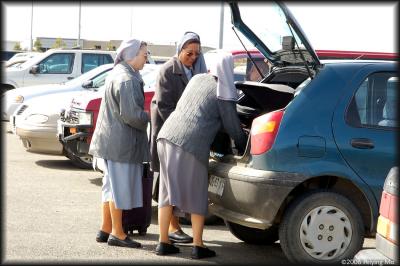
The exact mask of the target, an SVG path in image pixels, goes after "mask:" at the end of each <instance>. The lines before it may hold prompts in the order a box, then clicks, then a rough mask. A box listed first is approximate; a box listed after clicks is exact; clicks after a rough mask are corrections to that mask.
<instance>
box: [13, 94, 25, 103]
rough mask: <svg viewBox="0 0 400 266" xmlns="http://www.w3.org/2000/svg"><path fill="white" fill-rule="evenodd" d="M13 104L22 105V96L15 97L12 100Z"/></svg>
mask: <svg viewBox="0 0 400 266" xmlns="http://www.w3.org/2000/svg"><path fill="white" fill-rule="evenodd" d="M14 102H16V103H23V102H24V96H22V95H17V96H16V97H15V99H14Z"/></svg>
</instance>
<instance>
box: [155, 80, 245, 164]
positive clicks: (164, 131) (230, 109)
mask: <svg viewBox="0 0 400 266" xmlns="http://www.w3.org/2000/svg"><path fill="white" fill-rule="evenodd" d="M221 127H223V128H224V129H225V131H226V132H227V133H228V134H229V135H230V136H231V137H232V138H233V139H234V140H235V144H236V146H237V147H238V148H239V149H242V150H243V149H244V148H245V146H246V141H247V136H246V134H245V133H244V131H243V129H242V128H241V127H240V121H239V118H238V115H237V111H236V103H235V102H233V101H224V100H219V99H217V82H216V80H215V78H214V76H212V75H211V74H198V75H196V76H194V77H193V78H192V79H191V80H190V81H189V83H188V85H187V86H186V89H185V91H184V92H183V94H182V96H181V98H180V99H179V101H178V104H177V106H176V109H175V111H174V112H172V114H171V115H170V116H169V117H168V119H167V120H166V121H165V123H164V125H163V126H162V128H161V130H160V132H159V133H158V138H157V140H159V139H166V140H168V141H170V142H172V143H174V144H175V145H178V146H180V147H181V148H182V149H183V150H184V151H186V152H189V153H192V154H193V155H194V156H195V157H196V158H197V159H198V160H199V161H201V162H202V163H204V164H205V165H208V159H209V155H210V147H211V143H212V142H213V140H214V138H215V136H216V134H217V133H218V131H219V130H220V128H221Z"/></svg>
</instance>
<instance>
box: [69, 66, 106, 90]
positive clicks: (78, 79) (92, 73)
mask: <svg viewBox="0 0 400 266" xmlns="http://www.w3.org/2000/svg"><path fill="white" fill-rule="evenodd" d="M111 69H112V68H111V67H109V66H106V65H101V66H99V67H96V68H94V69H92V70H90V71H88V72H86V73H84V74H82V75H80V76H79V77H76V78H74V79H73V80H70V81H68V82H66V83H65V85H78V84H82V83H83V82H85V81H88V80H92V79H94V78H97V77H98V76H99V75H101V74H102V73H104V72H108V71H109V70H111ZM93 84H95V82H93ZM95 88H96V87H95Z"/></svg>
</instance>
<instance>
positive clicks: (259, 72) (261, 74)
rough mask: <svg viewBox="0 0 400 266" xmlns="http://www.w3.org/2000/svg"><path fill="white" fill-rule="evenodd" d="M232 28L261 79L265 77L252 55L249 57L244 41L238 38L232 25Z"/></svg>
mask: <svg viewBox="0 0 400 266" xmlns="http://www.w3.org/2000/svg"><path fill="white" fill-rule="evenodd" d="M232 30H233V32H234V33H235V34H236V36H237V37H238V39H239V41H240V43H241V44H242V46H243V48H244V50H245V51H246V53H247V55H248V57H249V58H250V60H251V62H252V63H253V65H254V66H255V67H256V69H257V71H258V74H260V76H261V77H262V79H264V78H265V77H264V75H263V73H262V72H261V70H260V69H259V68H258V66H257V64H256V63H255V62H254V59H253V57H251V55H250V53H249V51H248V50H247V49H246V46H245V45H244V43H243V42H242V40H241V39H240V37H239V35H238V34H237V32H236V30H235V27H234V26H232Z"/></svg>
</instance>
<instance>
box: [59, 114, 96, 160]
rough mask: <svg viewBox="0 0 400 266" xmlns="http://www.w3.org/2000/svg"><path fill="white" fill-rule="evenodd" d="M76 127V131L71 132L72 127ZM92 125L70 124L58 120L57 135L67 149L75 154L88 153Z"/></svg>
mask: <svg viewBox="0 0 400 266" xmlns="http://www.w3.org/2000/svg"><path fill="white" fill-rule="evenodd" d="M71 128H75V129H76V133H70V129H71ZM91 128H92V126H89V125H79V124H69V123H65V122H60V121H58V125H57V135H58V140H59V142H60V143H61V144H62V146H63V147H64V149H65V150H67V151H68V152H69V153H72V154H75V155H77V156H78V155H80V156H82V155H88V152H89V143H88V141H87V139H88V137H90V136H91V133H88V131H89V129H91Z"/></svg>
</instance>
